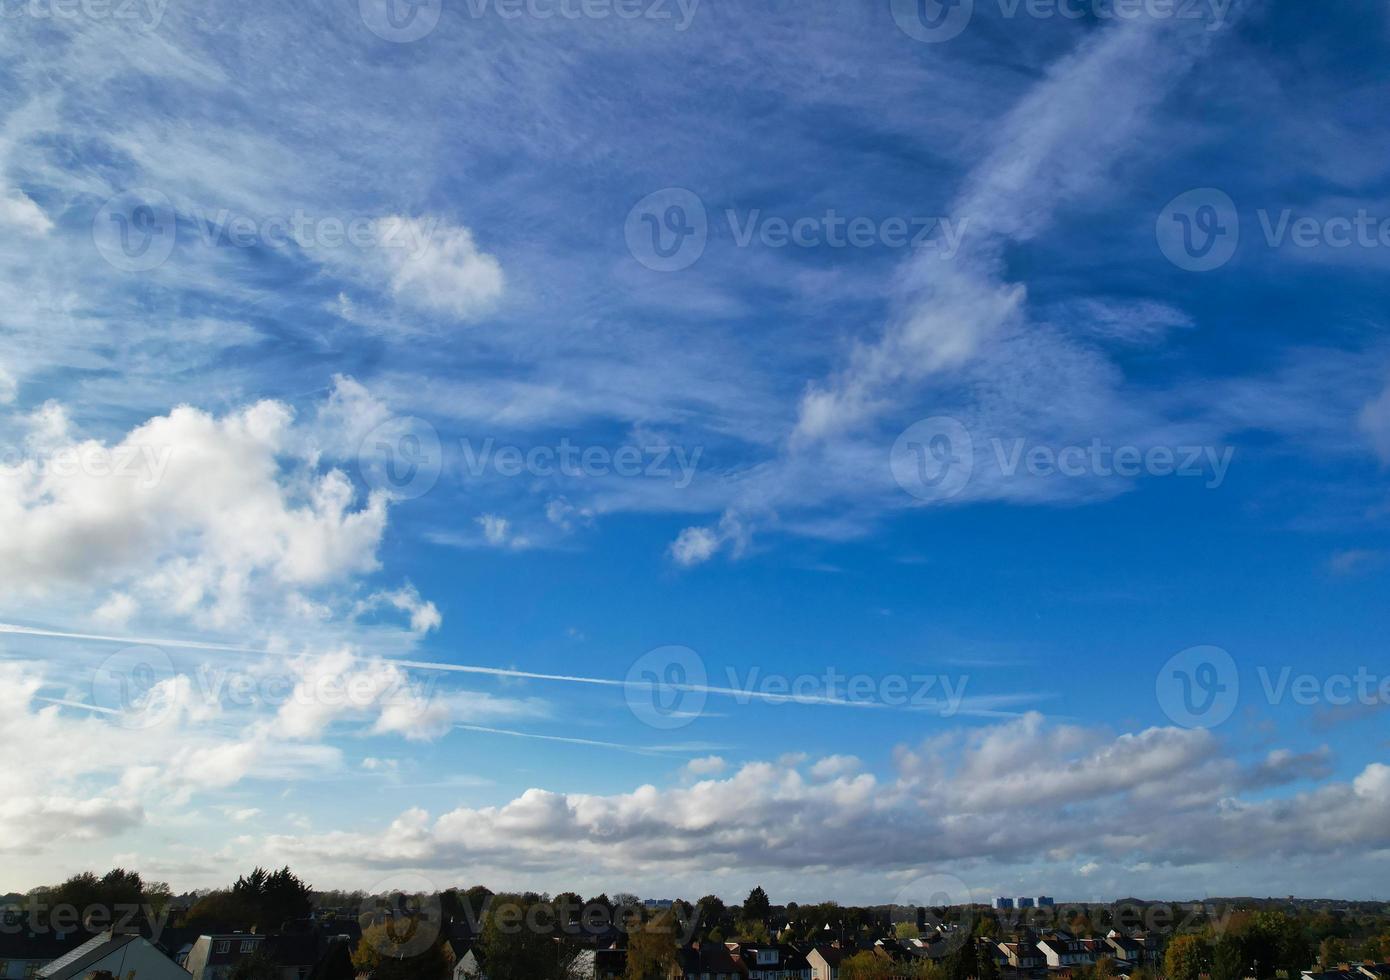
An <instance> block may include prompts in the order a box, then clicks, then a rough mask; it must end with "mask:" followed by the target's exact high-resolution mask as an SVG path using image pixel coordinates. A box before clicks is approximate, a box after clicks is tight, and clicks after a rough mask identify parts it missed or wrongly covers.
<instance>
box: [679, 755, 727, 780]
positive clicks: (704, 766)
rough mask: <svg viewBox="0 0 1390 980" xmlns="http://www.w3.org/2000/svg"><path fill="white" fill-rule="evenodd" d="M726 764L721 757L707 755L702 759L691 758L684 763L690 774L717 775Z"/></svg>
mask: <svg viewBox="0 0 1390 980" xmlns="http://www.w3.org/2000/svg"><path fill="white" fill-rule="evenodd" d="M727 765H728V763H726V762H725V761H724V760H723V759H722V758H721V757H719V756H717V755H709V756H705V757H704V758H703V759H691V760H690V761H689V762H687V763H686V764H685V768H686V771H688V772H689V773H690V774H691V775H692V776H717V775H718V774H719V773H721V772H723V771H724V769H725V767H726V766H727Z"/></svg>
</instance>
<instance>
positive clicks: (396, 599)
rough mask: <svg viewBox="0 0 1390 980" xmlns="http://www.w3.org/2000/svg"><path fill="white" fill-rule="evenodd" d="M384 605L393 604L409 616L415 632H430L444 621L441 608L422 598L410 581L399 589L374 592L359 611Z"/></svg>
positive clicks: (394, 607)
mask: <svg viewBox="0 0 1390 980" xmlns="http://www.w3.org/2000/svg"><path fill="white" fill-rule="evenodd" d="M383 605H386V606H391V607H392V608H393V609H398V610H400V611H401V612H403V613H405V614H406V615H407V616H409V617H410V629H411V632H413V633H419V634H424V633H429V632H431V631H433V630H437V629H439V627H440V626H441V625H442V624H443V622H444V617H443V616H441V615H440V614H439V608H438V607H437V606H436V605H435V604H434V603H433V602H430V601H429V600H427V599H423V598H421V596H420V591H419V590H418V589H416V588H415V586H414V585H411V584H410V583H408V582H407V583H406V584H405V585H403V586H401V587H400V588H398V589H392V590H390V591H388V592H376V593H373V594H372V595H370V596H368V597H367V598H366V599H365V600H363V602H362V603H361V604H360V605H359V606H358V612H366V611H368V610H370V609H374V608H376V607H378V606H383Z"/></svg>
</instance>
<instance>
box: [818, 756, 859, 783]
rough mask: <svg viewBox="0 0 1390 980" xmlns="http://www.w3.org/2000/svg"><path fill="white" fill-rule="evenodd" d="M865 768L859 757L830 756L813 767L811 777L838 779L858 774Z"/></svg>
mask: <svg viewBox="0 0 1390 980" xmlns="http://www.w3.org/2000/svg"><path fill="white" fill-rule="evenodd" d="M862 767H863V763H862V762H860V761H859V758H858V757H857V756H853V755H828V756H826V757H825V758H824V759H819V760H817V761H816V763H815V764H814V765H812V766H811V775H812V776H814V777H815V778H816V779H836V778H838V777H840V776H848V775H851V774H853V773H856V772H858V771H859V770H860V769H861V768H862Z"/></svg>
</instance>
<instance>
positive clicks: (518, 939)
mask: <svg viewBox="0 0 1390 980" xmlns="http://www.w3.org/2000/svg"><path fill="white" fill-rule="evenodd" d="M541 904H542V903H537V902H528V901H527V900H526V899H525V898H524V897H523V896H521V895H496V896H494V897H493V899H492V902H491V903H490V904H489V906H488V912H487V916H486V918H485V919H484V921H483V936H482V948H483V960H484V962H485V963H486V964H487V975H488V977H489V980H554V978H555V977H556V976H557V975H558V973H559V951H558V947H557V945H556V944H555V943H553V942H551V937H550V936H549V935H547V934H546V932H545V931H544V930H542V929H538V928H536V927H535V926H536V924H537V923H538V922H541V921H543V920H544V919H545V917H546V915H550V916H552V917H553V910H550V909H547V908H537V906H538V905H541Z"/></svg>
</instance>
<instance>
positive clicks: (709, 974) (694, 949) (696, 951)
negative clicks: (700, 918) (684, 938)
mask: <svg viewBox="0 0 1390 980" xmlns="http://www.w3.org/2000/svg"><path fill="white" fill-rule="evenodd" d="M742 977H743V970H742V969H741V968H740V964H739V961H738V960H737V959H736V958H735V957H734V954H733V953H732V952H731V951H730V950H729V949H728V947H726V946H724V945H723V944H721V943H693V944H691V945H690V946H687V947H685V948H684V949H682V950H680V951H679V952H678V953H677V954H676V962H675V964H673V965H672V967H671V972H670V980H742Z"/></svg>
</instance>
